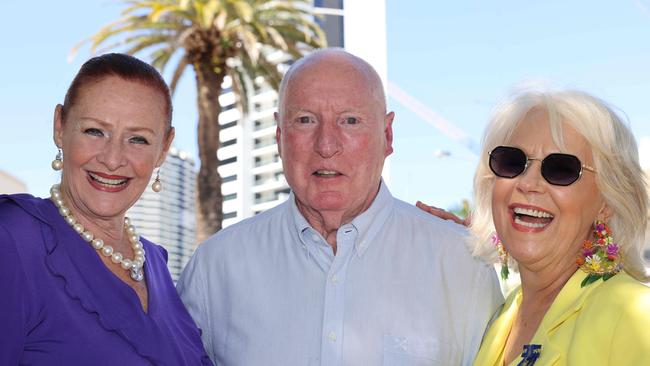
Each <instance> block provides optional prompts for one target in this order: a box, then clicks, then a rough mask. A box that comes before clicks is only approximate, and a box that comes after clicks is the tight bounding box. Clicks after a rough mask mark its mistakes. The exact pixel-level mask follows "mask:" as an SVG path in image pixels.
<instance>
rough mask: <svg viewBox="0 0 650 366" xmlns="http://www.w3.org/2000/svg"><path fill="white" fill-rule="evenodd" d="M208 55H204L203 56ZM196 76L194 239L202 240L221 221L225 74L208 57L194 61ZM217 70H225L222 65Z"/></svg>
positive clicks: (219, 225)
mask: <svg viewBox="0 0 650 366" xmlns="http://www.w3.org/2000/svg"><path fill="white" fill-rule="evenodd" d="M206 58H207V57H206ZM193 67H194V73H195V75H196V87H197V105H198V110H199V123H198V145H199V159H200V160H201V162H200V164H201V166H200V168H199V173H198V176H197V180H196V194H197V200H196V202H197V209H196V212H197V217H196V223H197V232H196V239H197V242H199V243H201V242H203V241H204V240H205V239H207V238H208V237H209V236H210V235H212V234H214V233H216V232H217V231H219V230H220V229H221V221H222V220H223V196H222V194H221V176H220V175H219V171H218V168H219V159H218V158H217V150H218V149H219V144H220V141H219V131H220V129H221V127H220V126H219V113H221V105H220V104H219V94H221V83H222V82H223V78H224V75H225V74H224V73H223V72H221V73H218V72H217V71H215V70H216V69H215V67H214V66H213V64H212V62H210V60H209V59H208V60H197V61H196V62H194V63H193ZM217 70H224V68H223V67H221V68H219V69H217Z"/></svg>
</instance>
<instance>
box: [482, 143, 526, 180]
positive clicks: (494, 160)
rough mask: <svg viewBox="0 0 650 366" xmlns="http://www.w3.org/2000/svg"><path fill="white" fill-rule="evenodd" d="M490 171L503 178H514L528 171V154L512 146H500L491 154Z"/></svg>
mask: <svg viewBox="0 0 650 366" xmlns="http://www.w3.org/2000/svg"><path fill="white" fill-rule="evenodd" d="M490 169H492V172H493V173H494V174H495V175H496V176H497V177H501V178H514V177H516V176H518V175H519V174H521V173H523V171H524V170H525V169H526V154H525V153H524V152H523V151H521V150H520V149H517V148H516V147H510V146H498V147H496V148H494V150H492V152H491V153H490Z"/></svg>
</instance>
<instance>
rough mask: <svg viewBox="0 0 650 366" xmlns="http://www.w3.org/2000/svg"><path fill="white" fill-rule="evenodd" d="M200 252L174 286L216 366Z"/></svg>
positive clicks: (194, 256)
mask: <svg viewBox="0 0 650 366" xmlns="http://www.w3.org/2000/svg"><path fill="white" fill-rule="evenodd" d="M200 252H201V251H200V250H197V251H196V252H195V253H194V255H193V256H192V259H190V261H189V262H188V263H187V266H185V269H184V270H183V273H182V274H181V277H180V278H179V280H178V283H177V284H176V290H177V291H178V294H179V295H180V297H181V300H182V301H183V304H185V307H186V308H187V311H188V312H189V313H190V315H191V316H192V319H194V322H195V323H196V325H197V326H198V327H199V330H200V332H201V340H202V341H203V346H204V347H205V351H206V352H207V354H208V356H210V359H211V360H212V362H213V363H214V364H215V365H217V359H216V357H215V356H216V353H215V351H216V350H214V349H213V347H212V329H211V327H210V321H209V317H210V313H209V312H208V306H206V305H205V304H206V302H207V297H208V296H209V292H208V291H207V289H206V287H207V286H206V285H205V273H204V271H203V269H202V267H201V262H200V261H199V259H198V255H199V253H200Z"/></svg>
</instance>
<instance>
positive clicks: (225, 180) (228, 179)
mask: <svg viewBox="0 0 650 366" xmlns="http://www.w3.org/2000/svg"><path fill="white" fill-rule="evenodd" d="M236 180H237V174H233V175H229V176H227V177H223V178H222V179H221V183H228V182H234V181H236Z"/></svg>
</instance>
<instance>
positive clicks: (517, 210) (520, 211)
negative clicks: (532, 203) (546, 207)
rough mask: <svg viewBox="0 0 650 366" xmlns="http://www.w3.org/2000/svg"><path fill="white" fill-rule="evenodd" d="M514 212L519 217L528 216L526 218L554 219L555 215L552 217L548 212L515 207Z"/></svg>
mask: <svg viewBox="0 0 650 366" xmlns="http://www.w3.org/2000/svg"><path fill="white" fill-rule="evenodd" d="M513 211H514V212H515V213H516V214H517V215H526V216H532V217H539V218H553V215H551V214H550V213H548V212H544V211H537V210H533V209H530V208H522V207H515V208H514V209H513Z"/></svg>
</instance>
